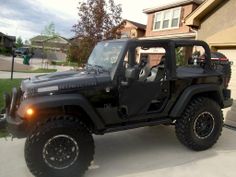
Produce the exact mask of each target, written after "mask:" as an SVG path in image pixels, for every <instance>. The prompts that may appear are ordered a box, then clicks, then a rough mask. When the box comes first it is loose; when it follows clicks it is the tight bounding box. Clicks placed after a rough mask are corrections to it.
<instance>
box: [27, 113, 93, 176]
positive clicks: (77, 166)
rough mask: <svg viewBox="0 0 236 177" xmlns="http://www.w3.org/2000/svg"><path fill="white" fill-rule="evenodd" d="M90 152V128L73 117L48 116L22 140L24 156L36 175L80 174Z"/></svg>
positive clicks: (89, 156) (88, 163) (91, 156)
mask: <svg viewBox="0 0 236 177" xmlns="http://www.w3.org/2000/svg"><path fill="white" fill-rule="evenodd" d="M93 154H94V142H93V138H92V136H91V134H90V132H89V131H88V130H87V128H86V127H85V125H84V124H83V123H82V122H80V121H78V120H76V119H74V118H72V117H65V116H62V117H57V118H53V119H51V120H50V121H48V122H47V123H45V124H43V125H41V126H39V127H38V128H36V130H35V131H34V132H33V133H32V134H31V135H30V136H29V137H28V138H27V140H26V144H25V160H26V163H27V166H28V168H29V169H30V171H31V172H32V173H33V174H34V175H35V176H36V177H49V176H50V177H64V176H70V177H80V176H82V175H83V173H84V172H85V171H86V170H87V168H88V166H89V165H90V163H91V161H92V160H93Z"/></svg>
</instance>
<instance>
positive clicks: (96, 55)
mask: <svg viewBox="0 0 236 177" xmlns="http://www.w3.org/2000/svg"><path fill="white" fill-rule="evenodd" d="M123 47H124V43H121V42H101V43H98V44H97V45H96V47H95V48H94V49H93V52H92V53H91V55H90V57H89V59H88V64H89V65H92V66H99V67H102V68H103V69H105V70H108V71H110V70H112V69H113V67H114V66H115V65H116V63H117V60H118V57H119V55H120V53H121V50H122V49H123Z"/></svg>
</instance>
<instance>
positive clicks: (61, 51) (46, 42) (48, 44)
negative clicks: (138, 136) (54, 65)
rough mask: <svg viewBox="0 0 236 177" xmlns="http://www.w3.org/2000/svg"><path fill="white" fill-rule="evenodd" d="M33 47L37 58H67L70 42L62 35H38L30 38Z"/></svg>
mask: <svg viewBox="0 0 236 177" xmlns="http://www.w3.org/2000/svg"><path fill="white" fill-rule="evenodd" d="M30 41H31V47H32V50H33V52H34V57H36V58H47V59H51V60H65V59H66V56H67V49H68V47H69V45H70V42H69V41H68V40H67V39H66V38H64V37H61V36H52V37H49V36H43V35H38V36H35V37H33V38H32V39H30Z"/></svg>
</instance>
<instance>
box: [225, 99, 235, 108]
mask: <svg viewBox="0 0 236 177" xmlns="http://www.w3.org/2000/svg"><path fill="white" fill-rule="evenodd" d="M232 105H233V99H232V98H230V99H228V100H224V102H223V108H228V107H231V106H232Z"/></svg>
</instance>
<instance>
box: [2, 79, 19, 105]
mask: <svg viewBox="0 0 236 177" xmlns="http://www.w3.org/2000/svg"><path fill="white" fill-rule="evenodd" d="M21 80H22V79H13V80H10V79H0V109H1V108H2V107H3V105H4V104H3V93H4V92H8V93H10V92H11V89H12V87H18V86H20V83H21Z"/></svg>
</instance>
